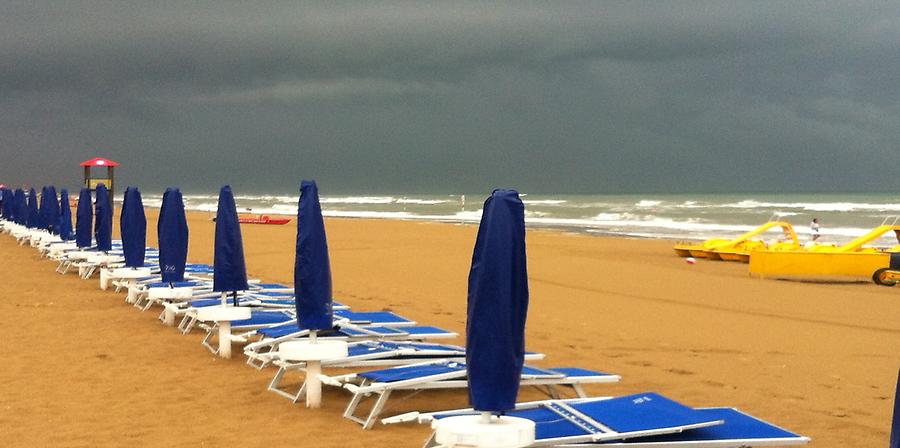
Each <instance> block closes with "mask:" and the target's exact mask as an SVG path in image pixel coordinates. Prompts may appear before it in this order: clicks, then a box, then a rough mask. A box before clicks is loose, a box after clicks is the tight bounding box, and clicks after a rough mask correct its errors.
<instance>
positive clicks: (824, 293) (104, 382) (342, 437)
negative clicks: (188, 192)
mask: <svg viewBox="0 0 900 448" xmlns="http://www.w3.org/2000/svg"><path fill="white" fill-rule="evenodd" d="M155 213H156V211H155V210H151V211H148V222H149V223H150V224H149V225H148V244H150V245H156V231H155V230H156V218H155V216H156V215H155ZM116 222H117V220H116ZM189 225H190V229H191V243H190V252H189V259H190V260H191V261H194V262H211V261H212V253H213V245H212V239H213V228H214V227H213V225H214V224H213V223H212V222H210V221H209V216H208V215H207V214H204V213H194V214H191V215H190V216H189ZM116 227H118V226H117V225H116ZM326 227H327V232H328V237H329V246H330V254H331V261H332V273H333V281H334V293H335V297H336V298H337V299H338V300H340V301H342V302H344V303H346V304H348V305H351V306H352V307H353V308H354V309H357V310H382V309H389V310H393V311H396V312H398V313H401V314H403V315H404V316H407V317H409V318H411V319H413V320H416V321H418V322H420V323H422V324H432V325H438V326H441V327H444V328H447V329H451V330H454V331H457V332H459V333H460V334H463V333H464V329H465V301H466V277H467V274H468V269H469V263H470V261H471V254H472V247H473V244H474V240H475V232H476V227H475V226H469V225H452V224H439V223H422V222H403V221H374V220H355V219H329V220H326ZM242 229H243V232H244V246H245V254H246V257H247V266H248V271H249V274H250V275H251V276H252V277H257V278H262V279H264V280H268V281H277V282H291V281H292V278H293V274H292V272H293V247H294V237H295V232H296V227H295V226H294V223H293V222H292V223H291V224H289V225H286V226H264V225H256V226H253V225H245V226H243V228H242ZM527 238H528V239H527V244H528V262H529V266H528V267H529V279H530V290H531V303H530V309H529V317H528V325H527V345H528V348H529V349H530V350H535V351H541V352H544V353H546V354H547V359H546V360H545V361H542V362H540V363H538V364H539V365H542V366H548V367H554V366H580V367H587V368H593V369H597V370H604V371H608V372H614V373H617V374H620V375H622V377H623V380H622V382H621V383H619V384H615V385H596V386H590V387H588V391H589V392H590V393H591V394H592V395H598V396H602V395H621V394H628V393H636V392H642V391H657V392H661V393H664V394H665V395H667V396H669V397H671V398H674V399H677V400H679V401H681V402H683V403H685V404H689V405H692V406H698V407H699V406H722V405H727V406H735V407H739V408H741V409H742V410H744V411H746V412H749V413H751V414H754V415H756V416H759V417H762V418H765V419H767V420H770V421H772V422H774V423H777V424H780V425H782V426H784V427H786V428H788V429H791V430H793V431H796V432H799V433H802V434H804V435H807V436H810V437H812V438H813V442H812V443H811V445H810V446H814V447H851V446H852V447H877V446H886V445H887V442H888V437H889V430H890V419H891V410H892V406H893V398H894V387H895V384H896V381H897V370H898V367H900V287H898V288H885V287H878V286H875V285H874V284H871V283H857V284H819V283H802V282H787V281H776V280H759V279H754V278H750V277H749V276H748V275H747V266H746V265H743V264H737V263H727V262H707V261H705V260H700V261H699V262H698V263H697V264H696V265H688V264H686V263H685V262H684V261H683V260H682V259H679V258H677V257H675V256H674V254H673V252H672V250H671V245H672V243H671V242H669V241H662V240H632V239H624V238H610V237H596V236H586V235H571V234H565V233H562V232H552V231H529V232H528V237H527ZM0 265H2V266H3V274H2V281H0V297H2V299H0V316H2V321H3V322H4V323H5V325H4V328H5V329H6V336H5V337H4V338H3V350H2V353H3V357H4V360H3V367H2V368H0V437H2V440H3V442H2V444H3V445H4V446H15V447H26V446H27V447H31V446H66V447H69V446H72V447H79V446H85V447H87V446H122V445H126V444H127V445H128V446H134V447H141V446H147V447H154V446H194V447H196V446H209V447H215V446H244V447H254V446H261V447H262V446H265V447H272V446H285V445H289V444H290V445H306V444H312V443H313V442H314V441H315V442H317V443H318V446H323V447H332V446H333V447H337V446H341V447H363V446H365V447H417V446H421V444H422V443H423V442H424V440H425V438H426V437H427V435H428V433H429V429H428V428H427V427H425V426H418V425H394V426H380V425H379V426H377V427H376V428H375V429H374V430H371V431H364V430H362V429H360V428H359V427H358V426H357V425H356V424H354V423H352V422H350V421H349V420H346V419H343V418H341V413H342V411H343V407H344V405H345V404H346V402H347V400H348V399H349V395H348V394H346V393H343V392H342V391H339V390H335V389H332V388H329V389H326V392H325V395H324V401H325V405H324V408H323V409H320V410H307V409H305V408H304V407H303V406H302V405H295V404H292V403H290V402H289V401H288V400H285V399H283V398H281V397H279V396H277V395H275V394H273V393H270V392H267V391H266V386H267V384H268V382H269V380H270V379H271V376H272V374H273V373H274V371H273V370H271V369H269V370H264V371H257V370H255V369H252V368H250V367H248V366H246V365H245V364H244V360H243V359H242V358H243V357H242V356H239V354H240V350H236V351H235V354H236V356H235V358H234V359H231V360H221V359H217V358H215V357H213V356H212V355H211V354H210V353H209V352H207V351H206V350H205V349H204V348H202V346H200V344H199V342H200V339H201V335H200V334H199V333H196V332H195V333H192V334H189V335H186V336H182V335H181V334H179V333H177V332H176V331H174V330H172V329H170V328H167V327H163V326H162V325H160V323H159V322H158V321H157V320H156V316H157V313H158V311H154V310H151V311H148V312H145V313H141V312H139V311H138V310H137V309H135V308H133V307H131V306H129V305H126V304H125V303H124V302H123V300H122V297H121V295H120V294H114V293H112V292H108V291H107V292H104V291H100V290H99V289H98V288H97V284H98V282H97V280H96V278H95V279H92V280H90V281H83V280H80V279H78V278H77V276H75V275H66V276H61V275H58V274H55V273H54V268H55V265H54V264H53V263H51V262H49V261H47V260H41V259H39V258H38V255H37V252H35V251H34V250H33V249H31V248H25V247H19V246H16V245H15V241H14V240H13V239H12V238H11V237H9V236H0ZM453 342H455V343H458V344H462V343H463V338H462V337H461V338H459V339H458V340H456V341H453ZM540 397H541V395H539V394H538V393H537V392H535V391H530V390H523V392H522V393H521V394H520V399H521V400H530V399H539V398H540ZM466 405H467V400H466V394H465V392H463V391H441V392H426V393H421V394H418V395H414V396H412V397H410V398H405V397H404V396H402V395H399V394H398V395H395V396H394V397H393V398H392V401H391V403H390V404H389V406H388V408H387V409H386V410H385V412H384V414H383V415H385V416H387V415H394V414H398V413H402V412H407V411H412V410H440V409H447V408H455V407H463V406H466Z"/></svg>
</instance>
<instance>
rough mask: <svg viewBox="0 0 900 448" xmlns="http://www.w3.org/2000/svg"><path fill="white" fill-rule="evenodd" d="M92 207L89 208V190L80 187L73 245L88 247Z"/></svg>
mask: <svg viewBox="0 0 900 448" xmlns="http://www.w3.org/2000/svg"><path fill="white" fill-rule="evenodd" d="M93 221H94V209H93V208H91V190H90V189H88V188H87V187H82V188H81V192H80V193H79V194H78V208H77V209H75V245H76V246H78V247H90V246H91V240H92V239H93V238H92V236H93V235H92V234H91V228H93V226H94V222H93Z"/></svg>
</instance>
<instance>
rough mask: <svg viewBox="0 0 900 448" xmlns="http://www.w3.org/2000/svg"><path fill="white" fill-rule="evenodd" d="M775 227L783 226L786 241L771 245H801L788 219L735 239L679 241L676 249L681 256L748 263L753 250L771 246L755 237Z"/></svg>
mask: <svg viewBox="0 0 900 448" xmlns="http://www.w3.org/2000/svg"><path fill="white" fill-rule="evenodd" d="M773 228H781V232H782V233H781V234H782V235H783V237H784V241H783V242H779V243H775V244H773V245H772V246H771V247H773V248H777V250H786V249H790V248H799V247H800V241H799V240H798V239H797V232H795V231H794V227H793V226H792V225H791V223H789V222H786V221H769V222H766V223H765V224H763V225H761V226H759V227H757V228H755V229H753V230H751V231H749V232H747V233H745V234H743V235H741V236H739V237H737V238H734V239H730V240H728V239H721V238H714V239H710V240H706V241H704V242H702V243H700V244H688V243H679V244H676V245H675V247H674V250H675V254H676V255H678V256H679V257H694V258H708V259H710V260H726V261H740V262H743V263H747V262H749V261H750V253H751V252H753V251H755V250H761V249H766V248H767V247H770V246H769V245H767V244H766V243H765V242H764V241H761V240H758V239H757V240H755V239H753V238H754V237H757V236H759V235H761V234H763V233H765V232H767V231H769V230H771V229H773Z"/></svg>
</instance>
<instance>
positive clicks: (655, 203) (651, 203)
mask: <svg viewBox="0 0 900 448" xmlns="http://www.w3.org/2000/svg"><path fill="white" fill-rule="evenodd" d="M660 204H662V201H655V200H650V199H643V200H640V201H638V202H637V204H634V206H635V207H656V206H658V205H660Z"/></svg>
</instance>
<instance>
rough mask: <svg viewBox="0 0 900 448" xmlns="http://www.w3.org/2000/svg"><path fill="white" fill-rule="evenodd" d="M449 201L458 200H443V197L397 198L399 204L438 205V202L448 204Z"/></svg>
mask: <svg viewBox="0 0 900 448" xmlns="http://www.w3.org/2000/svg"><path fill="white" fill-rule="evenodd" d="M449 202H458V201H447V200H441V199H413V198H400V199H397V203H398V204H413V205H438V204H446V203H449Z"/></svg>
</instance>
